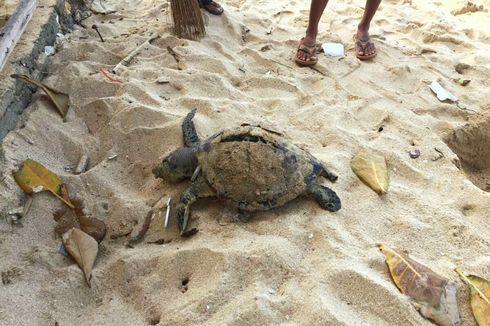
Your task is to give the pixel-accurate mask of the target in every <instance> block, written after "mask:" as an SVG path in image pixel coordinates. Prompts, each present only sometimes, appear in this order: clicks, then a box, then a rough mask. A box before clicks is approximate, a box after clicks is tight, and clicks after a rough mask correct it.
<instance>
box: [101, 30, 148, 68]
mask: <svg viewBox="0 0 490 326" xmlns="http://www.w3.org/2000/svg"><path fill="white" fill-rule="evenodd" d="M157 37H158V34H157V33H152V34H151V35H150V38H148V39H147V40H146V41H145V42H143V44H141V45H140V46H138V47H137V48H136V49H134V50H133V51H131V52H130V53H129V54H128V55H127V56H126V57H125V58H124V59H122V60H121V61H120V62H119V63H118V64H117V65H115V66H114V68H112V70H111V72H112V73H113V74H116V73H117V70H118V69H119V68H121V67H122V66H126V67H127V66H128V65H129V64H130V63H131V61H132V60H133V59H134V57H135V56H136V55H137V54H138V53H139V52H140V51H141V49H143V48H144V47H145V46H147V45H148V44H150V42H151V41H153V40H154V39H156V38H157Z"/></svg>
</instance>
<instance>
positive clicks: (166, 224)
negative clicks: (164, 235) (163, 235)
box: [163, 197, 172, 228]
mask: <svg viewBox="0 0 490 326" xmlns="http://www.w3.org/2000/svg"><path fill="white" fill-rule="evenodd" d="M171 201H172V197H169V198H168V201H167V212H166V214H165V224H164V226H163V227H164V228H167V226H168V219H169V218H170V202H171Z"/></svg>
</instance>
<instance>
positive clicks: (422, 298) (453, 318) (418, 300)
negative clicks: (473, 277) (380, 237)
mask: <svg viewBox="0 0 490 326" xmlns="http://www.w3.org/2000/svg"><path fill="white" fill-rule="evenodd" d="M378 247H379V249H380V250H381V251H382V252H383V254H384V255H385V257H386V264H387V265H388V269H389V270H390V274H391V277H392V278H393V281H394V282H395V284H396V286H397V287H398V289H399V290H400V292H402V293H404V294H406V295H408V296H410V297H411V298H412V299H413V300H414V306H415V307H416V308H417V309H418V310H419V312H420V314H421V315H422V316H424V317H425V318H428V319H430V320H433V321H434V322H435V323H436V324H438V325H442V326H455V325H460V323H461V321H460V318H459V312H458V303H457V299H456V284H454V282H450V281H449V280H448V279H446V278H444V277H442V276H440V275H438V274H436V273H435V272H433V271H432V270H431V269H429V268H428V267H426V266H424V265H422V264H420V263H418V262H416V261H414V260H413V259H411V258H409V257H408V255H406V254H401V253H398V252H396V251H394V250H392V249H391V248H388V247H387V246H385V245H378Z"/></svg>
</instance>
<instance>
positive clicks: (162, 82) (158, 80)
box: [156, 77, 170, 84]
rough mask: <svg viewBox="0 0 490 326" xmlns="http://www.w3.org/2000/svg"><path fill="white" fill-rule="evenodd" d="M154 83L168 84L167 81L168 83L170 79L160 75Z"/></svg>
mask: <svg viewBox="0 0 490 326" xmlns="http://www.w3.org/2000/svg"><path fill="white" fill-rule="evenodd" d="M156 83H157V84H168V83H170V80H168V79H166V78H162V77H160V78H158V79H157V80H156Z"/></svg>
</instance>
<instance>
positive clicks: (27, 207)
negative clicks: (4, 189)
mask: <svg viewBox="0 0 490 326" xmlns="http://www.w3.org/2000/svg"><path fill="white" fill-rule="evenodd" d="M32 201H33V197H32V196H27V201H26V203H25V204H24V210H23V211H22V217H26V215H27V213H29V210H30V209H31V205H32Z"/></svg>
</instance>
